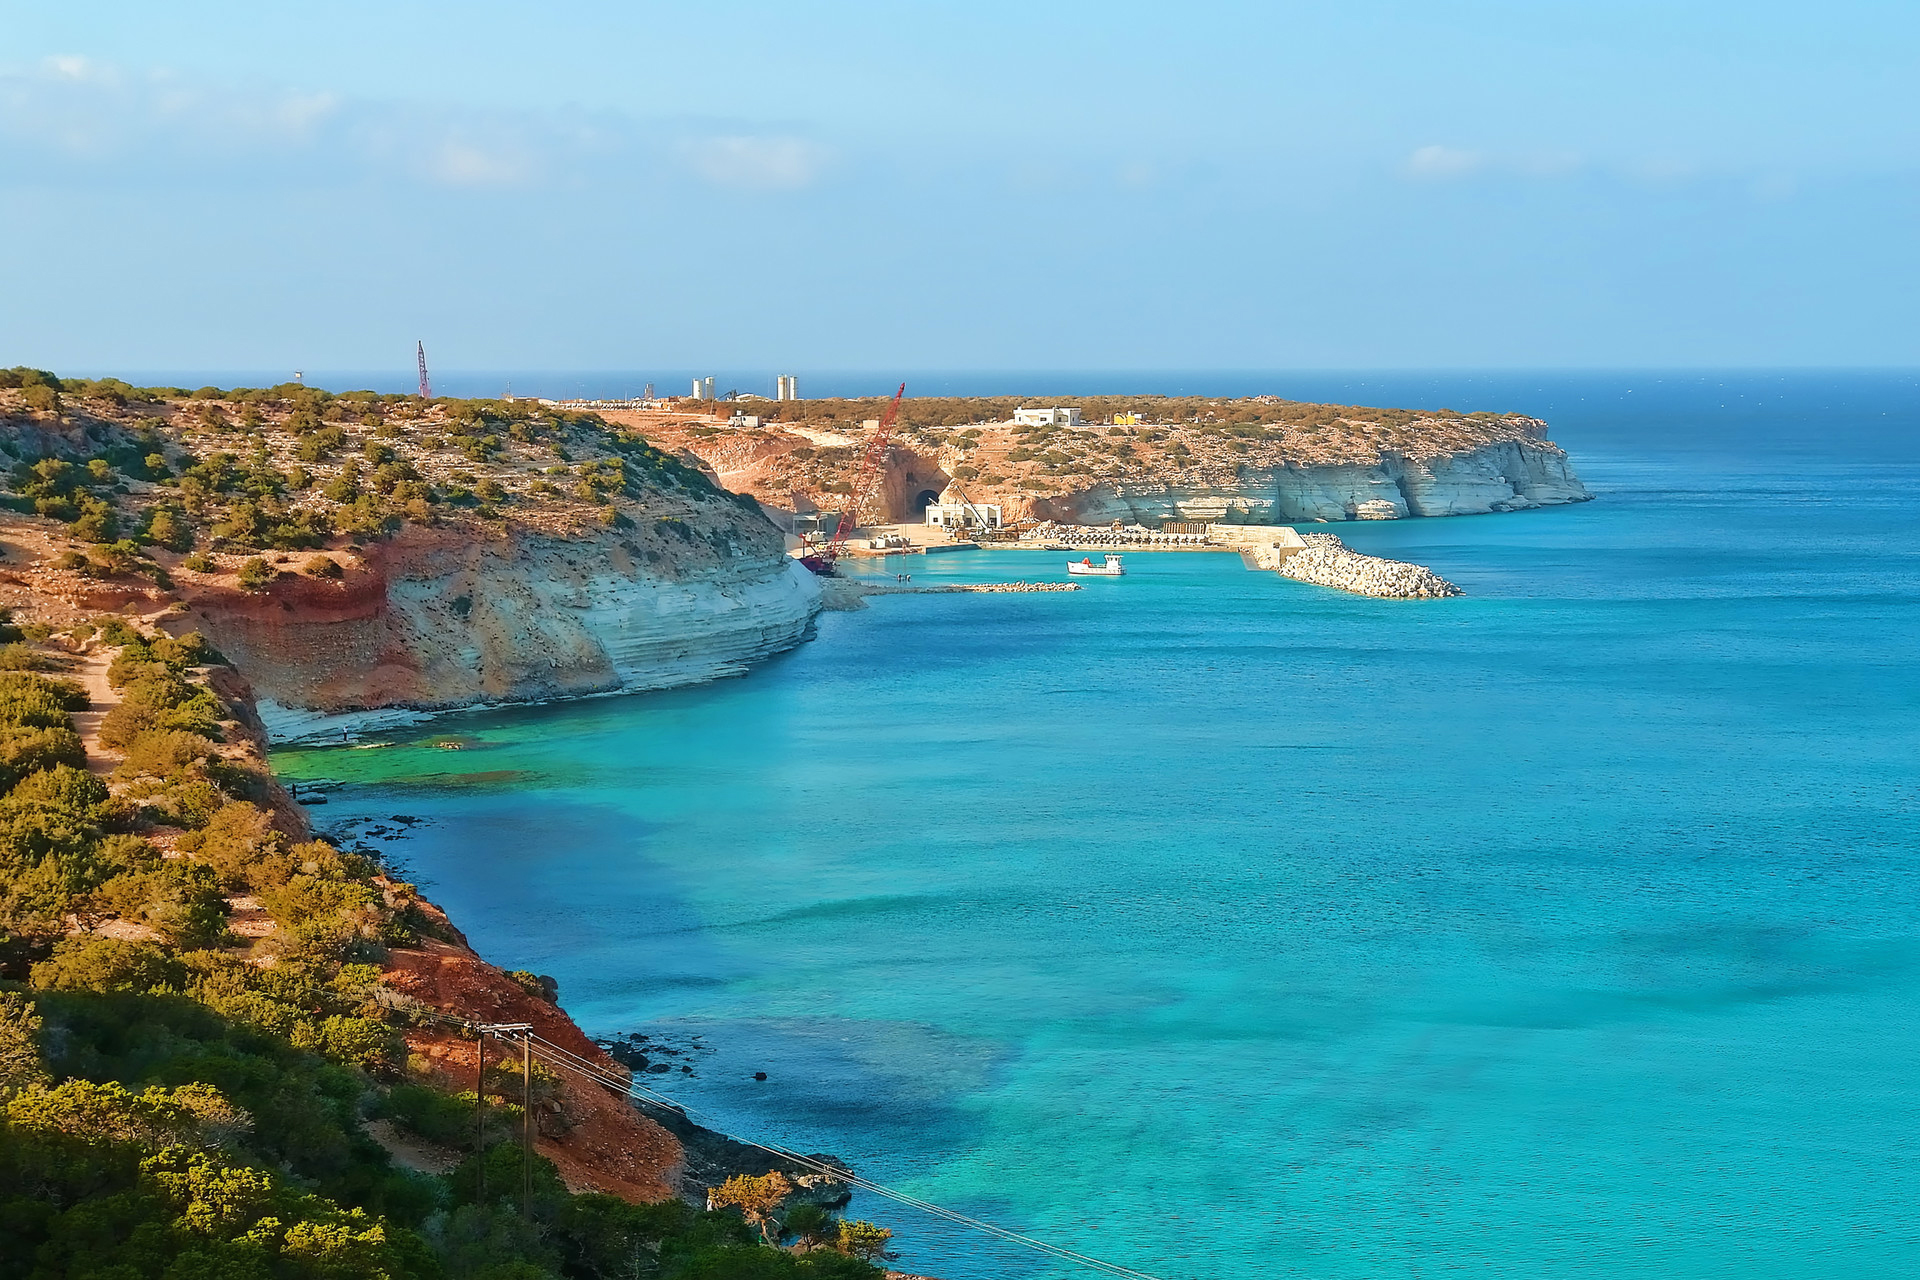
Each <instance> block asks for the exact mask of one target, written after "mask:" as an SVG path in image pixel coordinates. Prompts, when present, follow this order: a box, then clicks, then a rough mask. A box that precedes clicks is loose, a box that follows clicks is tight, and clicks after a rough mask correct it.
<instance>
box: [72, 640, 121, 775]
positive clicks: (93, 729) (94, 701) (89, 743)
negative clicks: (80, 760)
mask: <svg viewBox="0 0 1920 1280" xmlns="http://www.w3.org/2000/svg"><path fill="white" fill-rule="evenodd" d="M111 661H112V659H111V658H110V657H109V655H108V654H106V653H104V652H100V651H98V650H96V651H95V652H93V653H85V654H81V655H80V656H79V657H78V658H76V659H75V660H74V666H73V670H72V672H71V673H70V674H71V676H72V678H73V679H75V680H78V681H79V682H80V684H81V686H82V687H84V688H85V689H86V691H87V704H88V705H87V709H86V710H85V711H76V712H74V713H73V727H74V730H75V731H76V732H77V733H79V735H80V741H81V743H82V744H83V745H84V746H85V747H86V749H87V772H89V773H95V774H99V775H101V776H102V777H104V776H105V775H107V774H109V773H112V772H113V766H114V763H115V762H114V761H112V760H109V759H107V757H106V754H105V749H104V748H103V747H101V745H100V722H101V721H102V720H104V719H106V718H107V712H109V711H111V710H113V709H114V708H115V707H117V706H119V705H120V695H119V694H118V693H116V692H114V690H113V688H112V687H111V686H110V685H108V684H107V665H108V663H109V662H111ZM115 754H118V753H115Z"/></svg>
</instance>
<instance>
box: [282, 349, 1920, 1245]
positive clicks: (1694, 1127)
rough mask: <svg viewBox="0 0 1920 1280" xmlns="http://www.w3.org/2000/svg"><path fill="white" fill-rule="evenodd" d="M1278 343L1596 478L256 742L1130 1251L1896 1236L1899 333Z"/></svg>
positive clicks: (960, 1176)
mask: <svg viewBox="0 0 1920 1280" xmlns="http://www.w3.org/2000/svg"><path fill="white" fill-rule="evenodd" d="M1206 377H1207V375H1193V376H1192V381H1193V383H1194V384H1195V385H1198V386H1201V387H1202V388H1203V389H1205V387H1206ZM1061 381H1062V382H1064V381H1065V380H1064V379H1062V380H1061ZM1238 385H1239V384H1233V385H1231V386H1229V385H1223V386H1221V387H1219V388H1217V389H1219V390H1221V391H1223V392H1231V391H1233V390H1234V389H1235V388H1236V387H1238ZM1281 389H1282V390H1283V391H1290V392H1291V393H1293V394H1302V395H1306V396H1309V397H1313V398H1325V399H1336V400H1344V401H1361V402H1366V403H1382V402H1385V403H1413V404H1435V403H1444V404H1447V405H1448V406H1449V407H1453V408H1459V409H1475V408H1482V407H1485V408H1493V409H1501V410H1507V409H1517V410H1523V411H1528V412H1534V413H1538V414H1540V415H1541V416H1543V417H1545V418H1547V419H1548V420H1549V421H1550V422H1551V423H1552V424H1553V426H1554V438H1555V439H1557V440H1559V441H1561V442H1562V443H1563V444H1565V445H1566V446H1567V447H1568V448H1569V450H1570V451H1571V452H1572V454H1573V457H1574V461H1575V464H1576V466H1577V468H1578V470H1579V471H1580V473H1581V475H1582V476H1584V477H1585V478H1586V480H1587V481H1588V483H1589V484H1590V486H1591V487H1592V489H1593V491H1594V492H1595V494H1596V495H1597V501H1595V502H1592V503H1589V504H1585V505H1581V506H1575V507H1565V508H1559V509H1554V510H1548V511H1539V512H1529V513H1523V514H1515V515H1495V516H1482V517H1471V518H1456V519H1446V520H1409V521H1404V522H1394V523H1366V524H1357V525H1343V526H1338V527H1336V528H1335V529H1334V531H1335V532H1338V533H1339V534H1340V535H1341V536H1343V537H1345V538H1346V539H1347V540H1348V541H1349V543H1350V544H1351V545H1353V546H1354V547H1356V548H1358V549H1360V550H1363V551H1369V552H1376V553H1379V554H1383V555H1388V556H1394V557H1399V558H1404V559H1410V560H1415V561H1418V562H1420V563H1423V564H1427V565H1430V566H1432V567H1433V568H1435V569H1436V570H1438V571H1439V572H1440V573H1441V574H1443V575H1444V576H1446V577H1448V578H1450V579H1452V580H1453V581H1455V582H1457V583H1459V584H1460V585H1461V586H1462V587H1463V588H1464V589H1465V591H1466V595H1465V596H1464V597H1462V598H1460V599H1453V600H1440V601H1380V600H1371V599H1363V598H1359V597H1353V596H1347V595H1342V594H1339V593H1335V592H1332V591H1328V590H1324V589H1321V588H1317V587H1313V586H1308V585H1305V584H1301V583H1296V582H1291V581H1288V580H1285V579H1282V578H1280V577H1278V576H1276V575H1274V574H1271V573H1254V572H1249V571H1248V570H1246V569H1245V568H1244V567H1243V566H1242V564H1241V562H1240V560H1239V558H1238V557H1237V556H1233V555H1222V554H1178V553H1164V554H1154V555H1148V554H1136V555H1130V556H1128V557H1127V566H1128V570H1129V573H1128V576H1127V577H1126V578H1124V579H1122V580H1119V581H1115V582H1093V583H1090V584H1088V586H1087V588H1086V589H1085V590H1083V591H1080V592H1077V593H1072V594H1046V595H950V596H947V595H930V596H902V597H891V598H885V599H877V600H875V601H874V602H873V604H872V607H871V608H869V609H867V610H865V611H862V612H856V613H837V614H828V615H825V616H823V617H822V618H821V620H820V626H819V636H818V638H817V639H816V640H814V641H813V642H812V643H810V644H807V645H804V646H803V647H801V648H800V649H798V650H796V651H795V652H793V653H791V654H789V655H786V656H784V657H782V658H780V659H778V660H776V661H774V662H771V663H769V664H768V665H766V666H765V667H762V668H760V669H758V670H756V671H755V672H753V673H752V674H751V675H749V676H748V677H746V678H743V679H738V680H731V681H727V682H724V683H720V684H715V685H711V686H707V687H703V688H696V689H687V690H681V691H677V692H670V693H661V694H650V695H640V696H633V697H622V698H613V699H602V700H597V701H589V702H582V703H576V704H572V705H566V706H554V707H547V708H540V709H531V710H524V711H516V712H510V713H492V714H475V715H466V716H461V717H454V718H448V719H444V720H441V721H438V722H436V723H434V724H432V725H430V726H424V727H421V728H417V729H415V730H411V731H408V732H406V733H403V734H400V735H398V736H396V737H395V738H393V739H391V740H389V741H391V744H392V745H388V746H385V747H383V748H381V749H360V750H354V749H325V750H315V749H300V750H286V751H282V752H280V753H278V754H277V756H276V763H277V766H278V767H279V768H280V769H281V770H283V771H284V772H285V773H286V774H287V775H289V776H292V777H296V778H305V779H331V780H334V781H335V783H336V784H337V785H335V786H334V787H333V788H332V792H331V796H332V802H331V803H330V804H329V805H328V806H327V807H326V808H325V809H323V810H316V817H318V818H320V819H321V820H322V822H323V825H327V826H331V827H332V828H334V829H336V830H338V831H340V832H341V833H342V834H343V836H345V837H348V838H355V839H360V838H364V839H367V840H369V841H371V842H372V843H374V844H376V845H379V846H381V847H384V848H386V849H387V850H388V851H389V852H390V853H391V855H392V856H393V857H395V858H396V859H397V860H398V861H399V862H400V863H401V865H402V866H403V867H404V869H405V870H406V872H407V874H409V875H411V876H412V877H414V878H417V879H418V880H419V881H420V882H421V883H422V884H423V885H425V886H426V887H427V889H428V891H429V892H430V893H431V895H432V896H433V897H434V898H435V899H436V900H438V901H439V902H441V903H443V904H444V905H445V906H446V907H447V908H448V909H449V910H450V911H451V913H452V914H453V917H454V919H455V920H456V921H457V922H458V923H459V924H460V925H461V927H462V928H464V929H465V930H466V931H467V933H468V934H469V936H470V937H471V939H472V940H473V942H474V943H475V945H476V946H477V947H478V948H479V949H480V951H481V952H482V953H483V954H485V955H486V956H487V957H489V958H490V959H493V960H495V961H497V962H499V963H501V964H503V965H506V966H508V967H525V968H529V969H534V970H536V971H539V972H543V973H549V974H552V975H554V976H556V977H557V978H558V979H559V982H560V990H561V993H562V998H563V1001H564V1003H565V1004H566V1006H567V1008H568V1009H569V1010H570V1011H571V1012H572V1013H573V1014H574V1016H575V1017H576V1019H578V1020H579V1022H580V1023H581V1024H582V1025H583V1026H584V1027H585V1028H586V1029H587V1030H588V1031H589V1032H590V1033H592V1034H601V1035H613V1034H620V1033H627V1032H635V1031H637V1032H642V1033H645V1034H647V1035H650V1036H652V1037H654V1038H655V1039H656V1041H657V1042H659V1043H662V1044H664V1045H665V1046H667V1047H668V1048H672V1049H677V1050H679V1051H681V1052H680V1054H679V1056H666V1057H663V1058H662V1060H663V1061H665V1062H667V1063H668V1064H669V1066H670V1070H668V1071H667V1072H665V1073H660V1074H651V1075H648V1076H647V1077H646V1079H647V1081H648V1082H649V1083H650V1084H652V1085H654V1086H655V1087H657V1088H658V1089H660V1090H661V1091H662V1092H665V1093H668V1094H671V1095H672V1096H674V1097H676V1098H679V1099H682V1100H684V1101H685V1102H687V1103H688V1104H690V1105H691V1106H694V1107H696V1108H699V1109H701V1110H702V1111H704V1112H706V1113H707V1114H709V1115H710V1116H712V1117H715V1118H716V1119H717V1122H718V1123H720V1124H721V1125H722V1126H723V1127H726V1128H728V1129H731V1130H733V1131H735V1132H738V1133H741V1134H744V1135H748V1136H753V1137H764V1138H769V1139H774V1140H777V1141H779V1142H781V1143H784V1144H787V1145H789V1146H794V1147H798V1148H801V1149H804V1150H809V1151H826V1152H832V1153H835V1154H838V1155H840V1156H842V1157H844V1158H846V1159H848V1160H849V1161H851V1162H852V1163H853V1164H855V1165H856V1166H857V1167H858V1168H859V1169H860V1170H861V1171H862V1172H864V1173H866V1174H867V1175H868V1176H870V1177H874V1178H876V1179H879V1180H881V1181H883V1182H886V1183H889V1184H893V1185H896V1186H899V1187H901V1188H903V1189H905V1190H907V1191H910V1192H912V1193H913V1194H915V1195H918V1196H921V1197H924V1198H926V1199H929V1200H933V1201H936V1202H939V1203H942V1204H946V1205H950V1206H952V1207H955V1208H957V1209H961V1210H964V1211H966V1212H968V1213H971V1214H975V1215H978V1216H980V1217H983V1218H988V1219H991V1220H993V1221H995V1222H998V1223H1001V1224H1004V1225H1006V1226H1008V1227H1011V1228H1014V1229H1017V1230H1020V1231H1024V1232H1028V1233H1031V1234H1033V1235H1035V1236H1039V1237H1043V1238H1045V1239H1047V1240H1050V1241H1055V1242H1057V1243H1060V1244H1062V1245H1066V1246H1069V1247H1071V1248H1074V1249H1077V1250H1081V1251H1084V1252H1086V1253H1089V1254H1093V1255H1097V1256H1099V1257H1102V1258H1106V1259H1109V1260H1112V1261H1114V1262H1117V1263H1122V1264H1125V1265H1127V1266H1130V1267H1135V1268H1138V1269H1140V1270H1142V1271H1145V1272H1149V1273H1151V1274H1153V1275H1156V1276H1161V1277H1168V1278H1171V1277H1216V1276H1235V1277H1239V1276H1259V1277H1267V1276H1303V1277H1307V1276H1311V1277H1356V1278H1357V1277H1403V1276H1404V1277H1416V1276H1440V1275H1459V1274H1465V1275H1480V1276H1494V1277H1513V1278H1515V1280H1519V1278H1522V1277H1525V1278H1529V1280H1534V1278H1541V1277H1572V1276H1582V1277H1591V1276H1608V1277H1663V1278H1666V1277H1709V1276H1711V1277H1729V1278H1731V1277H1743V1278H1758V1277H1766V1278H1778V1280H1788V1278H1794V1280H1801V1278H1805V1280H1813V1278H1816V1277H1818V1278H1822V1280H1824V1278H1826V1277H1833V1276H1839V1275H1857V1276H1875V1277H1897V1276H1915V1275H1920V1083H1917V1082H1920V878H1917V877H1916V872H1920V770H1917V769H1916V764H1917V763H1920V665H1917V664H1916V658H1920V500H1917V499H1916V494H1917V493H1920V379H1917V378H1916V377H1915V376H1914V375H1912V374H1859V375H1835V374H1725V375H1720V374H1703V375H1675V374H1659V375H1653V374H1649V375H1627V374H1613V375H1603V374H1579V375H1486V376H1484V377H1479V378H1471V377H1462V376H1451V377H1442V376H1438V375H1394V376H1381V377H1376V378H1360V377H1358V376H1348V375H1322V376H1321V380H1320V381H1319V382H1313V381H1312V380H1311V379H1303V380H1302V381H1301V382H1299V383H1296V384H1290V385H1289V386H1287V387H1284V388H1281ZM1063 559H1064V557H1063V556H1061V555H1057V554H1052V555H1050V554H1040V553H998V554H996V553H986V552H981V553H962V554H953V555H944V556H933V557H914V558H901V559H899V560H896V561H892V562H889V563H888V564H887V566H886V567H885V570H884V572H886V573H887V574H889V575H891V574H893V573H896V572H898V573H905V572H911V573H912V575H913V578H914V581H915V582H916V583H926V582H939V581H985V580H997V579H1015V578H1036V577H1040V578H1059V577H1061V576H1063V575H1062V569H1063V565H1062V561H1063ZM446 744H458V745H460V746H462V747H463V748H464V749H462V750H459V751H453V750H449V749H447V745H446ZM394 815H405V816H406V817H407V818H409V819H413V820H415V821H412V822H411V823H410V824H401V823H396V822H394V821H393V820H392V819H393V817H394ZM682 1066H687V1067H691V1068H692V1071H691V1073H689V1072H687V1071H683V1070H681V1067H682ZM759 1071H763V1072H765V1073H766V1075H767V1079H766V1080H765V1081H764V1082H760V1081H756V1080H755V1079H754V1073H755V1072H759ZM854 1209H855V1212H856V1213H858V1214H860V1215H863V1216H867V1217H870V1218H874V1219H877V1220H880V1221H882V1222H884V1223H886V1224H888V1225H890V1226H892V1227H894V1228H895V1230H896V1231H897V1232H898V1238H897V1241H896V1243H897V1245H898V1247H899V1252H900V1255H901V1259H900V1262H899V1264H897V1265H900V1266H902V1267H904V1268H906V1269H908V1270H915V1271H923V1272H926V1273H927V1274H930V1275H935V1276H940V1277H943V1280H972V1278H975V1277H980V1278H986V1277H992V1278H994V1280H1000V1278H1009V1280H1011V1278H1013V1277H1022V1278H1025V1277H1042V1276H1044V1277H1056V1276H1058V1277H1064V1276H1068V1275H1075V1274H1086V1273H1083V1272H1079V1271H1076V1270H1075V1269H1074V1268H1072V1267H1069V1266H1066V1265H1065V1264H1061V1263H1058V1262H1052V1261H1049V1260H1047V1259H1045V1258H1042V1257H1039V1256H1036V1255H1033V1254H1030V1253H1027V1252H1025V1251H1023V1250H1020V1249H1018V1248H1014V1247H1011V1246H1007V1245H1004V1244H1001V1243H998V1242H995V1241H992V1240H989V1239H983V1238H980V1237H977V1236H974V1235H971V1234H969V1233H967V1232H965V1231H963V1230H960V1229H958V1228H954V1227H950V1226H947V1225H945V1224H942V1223H940V1222H938V1221H933V1220H929V1219H927V1218H924V1217H921V1216H920V1215H918V1214H917V1213H916V1212H915V1211H913V1210H910V1209H905V1208H900V1207H897V1206H894V1205H891V1204H888V1203H886V1202H884V1201H879V1200H876V1199H873V1198H871V1197H869V1196H865V1195H863V1196H861V1197H860V1198H859V1199H858V1200H857V1201H856V1203H855V1206H854Z"/></svg>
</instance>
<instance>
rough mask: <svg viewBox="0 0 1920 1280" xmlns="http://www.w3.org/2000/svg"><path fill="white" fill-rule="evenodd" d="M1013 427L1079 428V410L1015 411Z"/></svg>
mask: <svg viewBox="0 0 1920 1280" xmlns="http://www.w3.org/2000/svg"><path fill="white" fill-rule="evenodd" d="M1013 425H1014V426H1016V427H1077V426H1079V425H1080V411H1079V410H1078V409H1015V410H1014V411H1013Z"/></svg>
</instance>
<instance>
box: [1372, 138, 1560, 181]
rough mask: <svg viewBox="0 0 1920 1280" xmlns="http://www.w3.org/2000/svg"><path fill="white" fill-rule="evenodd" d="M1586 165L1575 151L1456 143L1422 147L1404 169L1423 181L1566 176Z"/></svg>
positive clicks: (1410, 158)
mask: <svg viewBox="0 0 1920 1280" xmlns="http://www.w3.org/2000/svg"><path fill="white" fill-rule="evenodd" d="M1585 166H1586V159H1585V157H1583V156H1581V155H1580V154H1579V153H1578V152H1575V151H1516V152H1506V153H1496V152H1487V151H1467V150H1463V149H1460V148H1456V147H1442V146H1430V147H1421V148H1420V149H1419V150H1417V151H1415V152H1414V153H1413V154H1411V155H1409V156H1408V157H1407V159H1406V163H1405V164H1404V165H1403V166H1402V172H1404V173H1405V175H1406V176H1407V177H1409V178H1414V179H1417V180H1419V181H1423V182H1453V181H1458V180H1460V179H1463V178H1473V177H1479V176H1482V175H1506V176H1509V177H1519V178H1564V177H1567V176H1569V175H1571V174H1575V173H1578V172H1579V171H1580V170H1581V169H1582V168H1584V167H1585Z"/></svg>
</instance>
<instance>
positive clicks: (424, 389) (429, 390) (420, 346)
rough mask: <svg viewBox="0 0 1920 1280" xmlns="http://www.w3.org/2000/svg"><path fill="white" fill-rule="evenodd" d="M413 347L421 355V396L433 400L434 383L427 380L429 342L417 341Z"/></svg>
mask: <svg viewBox="0 0 1920 1280" xmlns="http://www.w3.org/2000/svg"><path fill="white" fill-rule="evenodd" d="M413 349H414V352H415V353H416V354H417V355H418V356H419V357H420V398H421V399H422V400H431V399H433V384H432V383H431V382H428V381H427V344H426V343H425V342H416V343H414V344H413Z"/></svg>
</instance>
